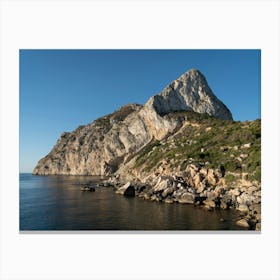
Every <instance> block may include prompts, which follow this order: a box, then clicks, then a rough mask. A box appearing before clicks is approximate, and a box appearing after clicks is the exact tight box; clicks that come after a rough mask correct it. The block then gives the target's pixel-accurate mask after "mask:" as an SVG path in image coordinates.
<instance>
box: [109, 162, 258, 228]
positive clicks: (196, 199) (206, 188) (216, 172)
mask: <svg viewBox="0 0 280 280" xmlns="http://www.w3.org/2000/svg"><path fill="white" fill-rule="evenodd" d="M186 171H187V176H186V177H184V178H183V177H181V176H177V175H172V174H171V175H170V176H166V175H163V176H161V175H149V176H147V177H146V178H144V179H143V180H141V181H140V180H139V181H135V182H125V181H123V180H121V178H120V177H119V176H114V177H111V178H109V180H108V181H107V182H106V185H107V186H108V185H111V186H113V187H114V188H115V189H116V193H118V194H122V195H125V196H137V197H139V198H142V199H147V200H151V201H157V202H163V203H183V204H193V205H195V206H197V207H202V208H204V209H205V210H207V211H214V210H215V209H216V208H221V209H236V210H238V211H239V213H240V217H239V219H238V220H237V221H236V224H237V225H239V226H241V227H245V228H248V229H253V230H257V231H260V230H261V187H260V183H259V182H257V181H254V182H251V181H248V180H246V174H243V176H240V175H237V174H232V176H239V178H238V177H237V178H235V181H234V184H228V183H227V182H226V180H225V178H224V170H223V168H222V167H221V168H220V169H206V168H205V167H203V166H196V165H194V164H190V165H189V166H188V167H187V170H186Z"/></svg>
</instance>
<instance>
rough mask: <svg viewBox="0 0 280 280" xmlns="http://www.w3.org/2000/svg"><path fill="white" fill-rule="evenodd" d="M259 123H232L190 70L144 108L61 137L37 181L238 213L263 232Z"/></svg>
mask: <svg viewBox="0 0 280 280" xmlns="http://www.w3.org/2000/svg"><path fill="white" fill-rule="evenodd" d="M260 155H261V122H260V120H255V121H247V122H235V121H233V119H232V114H231V112H230V111H229V109H228V108H227V107H226V105H224V104H223V103H222V102H221V101H220V100H219V99H218V98H217V97H216V96H215V95H214V93H213V92H212V90H211V89H210V87H209V86H208V84H207V81H206V79H205V77H204V76H203V75H202V74H201V73H200V72H199V71H198V70H195V69H191V70H190V71H188V72H186V73H184V74H183V75H182V76H181V77H179V78H178V79H176V80H175V81H173V82H172V83H171V84H170V85H168V86H167V87H166V88H164V89H163V91H162V92H161V93H159V94H157V95H155V96H152V97H151V98H150V99H149V100H148V101H147V103H146V104H145V105H138V104H128V105H125V106H123V107H121V108H120V109H119V110H117V111H116V112H114V113H112V114H110V115H106V116H104V117H101V118H99V119H97V120H95V121H93V122H92V123H91V124H88V125H84V126H79V127H78V128H77V129H76V130H74V131H73V132H64V133H63V134H62V135H61V136H60V138H59V139H58V141H57V143H56V145H55V146H54V147H53V149H52V150H51V151H50V153H49V154H48V155H47V156H46V157H44V158H42V159H41V160H40V161H39V162H38V164H37V166H36V167H35V168H34V171H33V174H35V175H101V176H107V177H108V178H109V179H108V180H107V181H106V182H104V185H105V186H113V187H115V188H116V192H117V193H119V194H122V195H128V196H138V197H140V198H143V199H149V200H152V201H158V202H164V203H188V204H194V205H195V206H197V207H203V208H204V209H207V210H209V211H211V210H214V209H215V208H222V209H229V208H232V209H237V210H238V211H240V219H239V220H238V221H237V223H238V224H239V225H240V226H243V227H248V228H250V229H256V230H260V228H261V185H260V179H261V178H260V177H261V176H260V175H261V169H260V166H261V164H260V161H261V158H260Z"/></svg>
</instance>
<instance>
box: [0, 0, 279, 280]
mask: <svg viewBox="0 0 280 280" xmlns="http://www.w3.org/2000/svg"><path fill="white" fill-rule="evenodd" d="M0 3H1V7H0V8H1V34H0V35H1V59H0V61H1V83H0V84H1V99H0V102H1V103H0V105H1V177H0V178H1V193H0V195H1V196H0V199H1V204H0V205H1V206H0V207H1V227H0V228H1V243H0V250H1V263H0V265H1V267H0V273H1V274H0V278H1V279H30V280H31V279H279V278H280V273H279V263H280V260H279V236H280V234H279V233H280V232H279V221H280V219H279V206H278V205H279V186H280V184H279V175H278V174H279V147H278V146H279V143H280V141H279V140H280V139H279V113H278V109H279V77H280V75H279V49H280V44H279V34H280V30H279V2H278V1H276V0H275V1H270V0H262V1H261V0H260V1H249V0H248V1H212V0H207V1H141V2H140V1H63V0H61V1H26V0H19V1H14V0H4V1H3V0H2V1H1V2H0ZM23 48H47V49H48V48H66V49H69V48H72V49H75V48H81V49H84V48H87V49H91V48H175V49H176V48H183V49H197V48H203V49H211V48H219V49H222V48H230V49H235V48H242V49H243V48H254V49H261V50H262V141H263V143H262V144H263V146H262V164H263V172H262V180H263V181H262V182H263V183H262V190H263V197H262V199H263V200H262V206H263V222H262V233H261V234H257V235H256V234H250V235H248V234H235V235H226V234H212V235H211V234H199V235H198V234H180V235H172V234H160V235H159V234H152V235H151V234H105V235H104V234H80V235H79V234H49V235H47V234H19V232H18V143H19V142H18V110H19V102H18V50H19V49H23ZM241 102H242V101H241Z"/></svg>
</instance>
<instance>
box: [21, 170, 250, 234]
mask: <svg viewBox="0 0 280 280" xmlns="http://www.w3.org/2000/svg"><path fill="white" fill-rule="evenodd" d="M101 180H102V178H100V177H93V176H33V175H32V174H30V173H22V174H20V184H19V186H20V189H19V192H20V221H19V229H20V231H92V232H94V231H174V232H177V231H186V232H187V231H201V232H203V231H220V230H221V231H223V230H224V231H225V230H226V231H239V230H243V231H244V230H245V229H244V228H242V227H239V226H237V225H236V224H235V223H236V221H237V219H238V217H239V216H238V213H237V212H236V211H234V210H222V209H216V210H214V211H206V210H204V209H202V208H200V207H195V206H194V205H186V204H179V203H174V204H166V203H163V202H151V201H148V200H143V199H142V198H138V197H124V196H122V195H118V194H115V192H114V190H113V188H105V187H99V188H96V191H95V192H84V191H81V190H80V187H81V186H82V185H83V184H85V183H87V182H89V181H92V182H93V184H94V185H96V186H97V185H98V183H100V181H101Z"/></svg>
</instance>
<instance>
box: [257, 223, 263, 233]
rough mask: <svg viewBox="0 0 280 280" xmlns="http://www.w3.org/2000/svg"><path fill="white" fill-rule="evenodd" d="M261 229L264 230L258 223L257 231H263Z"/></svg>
mask: <svg viewBox="0 0 280 280" xmlns="http://www.w3.org/2000/svg"><path fill="white" fill-rule="evenodd" d="M261 229H262V228H261V223H257V224H256V230H257V231H261Z"/></svg>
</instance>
